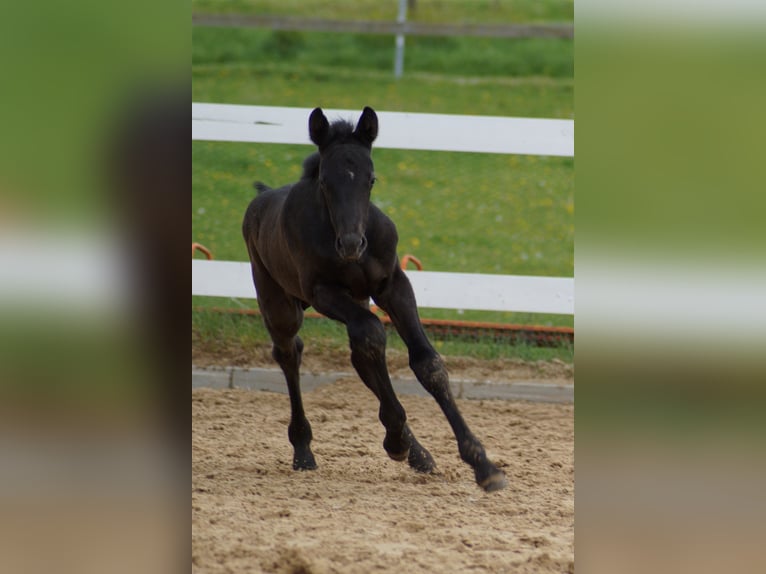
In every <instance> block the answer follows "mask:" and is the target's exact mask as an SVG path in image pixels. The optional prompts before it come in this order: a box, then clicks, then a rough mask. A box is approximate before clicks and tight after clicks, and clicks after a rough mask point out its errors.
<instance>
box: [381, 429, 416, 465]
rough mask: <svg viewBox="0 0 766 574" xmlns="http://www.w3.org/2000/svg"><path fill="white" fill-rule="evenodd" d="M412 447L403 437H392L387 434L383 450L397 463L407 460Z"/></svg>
mask: <svg viewBox="0 0 766 574" xmlns="http://www.w3.org/2000/svg"><path fill="white" fill-rule="evenodd" d="M411 446H412V444H411V443H410V440H409V439H408V438H407V437H405V436H402V435H399V436H395V437H391V436H390V435H389V434H386V438H385V439H384V440H383V448H384V449H385V451H386V452H387V453H388V456H389V457H390V458H392V459H393V460H396V461H401V460H406V459H407V457H408V456H409V454H410V447H411Z"/></svg>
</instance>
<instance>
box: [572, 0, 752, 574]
mask: <svg viewBox="0 0 766 574" xmlns="http://www.w3.org/2000/svg"><path fill="white" fill-rule="evenodd" d="M763 7H764V5H763V3H753V2H729V3H727V2H699V3H691V2H663V3H649V4H646V3H627V2H601V1H593V0H583V1H582V2H580V1H578V3H577V4H576V8H575V9H576V22H577V34H576V58H577V64H576V67H577V72H576V73H577V89H576V91H577V97H576V113H577V120H576V121H577V142H576V149H577V180H576V186H577V200H576V204H577V243H576V254H575V275H576V282H577V293H576V319H575V327H576V331H577V357H578V365H577V385H576V386H577V391H576V405H577V406H576V426H577V439H576V460H577V479H576V484H577V492H576V556H577V568H578V569H580V570H582V571H583V572H591V573H606V572H695V573H704V572H759V571H764V570H765V569H766V554H764V553H763V545H762V541H761V539H762V537H763V532H764V527H765V526H766V503H764V497H763V494H762V492H761V490H762V485H763V484H764V478H766V473H765V471H766V468H765V466H764V464H765V462H766V457H764V454H765V452H764V451H765V450H766V449H764V438H765V437H766V433H764V430H766V429H765V428H764V422H765V421H766V419H764V416H763V404H764V402H763V399H764V398H765V395H766V393H765V392H764V381H766V360H765V357H764V349H766V300H765V299H764V293H766V256H765V253H764V250H763V246H764V245H765V244H766V241H764V239H766V233H765V231H764V230H765V229H766V228H765V227H764V225H763V214H764V213H766V209H764V208H766V196H764V193H763V191H764V183H763V181H764V180H763V169H762V166H763V150H764V147H763V138H762V134H763V133H765V131H766V109H764V106H763V102H764V101H766V77H765V76H764V75H763V73H761V71H762V70H763V69H766V42H764V38H766V35H764V33H763V32H764V30H763V28H764V24H766V19H765V18H764V16H765V15H766V10H764V9H763Z"/></svg>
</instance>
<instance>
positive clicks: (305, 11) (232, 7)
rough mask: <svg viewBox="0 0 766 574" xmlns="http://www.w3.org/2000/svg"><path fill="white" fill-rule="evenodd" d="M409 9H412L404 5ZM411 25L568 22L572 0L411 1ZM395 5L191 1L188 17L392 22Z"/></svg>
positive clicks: (330, 0)
mask: <svg viewBox="0 0 766 574" xmlns="http://www.w3.org/2000/svg"><path fill="white" fill-rule="evenodd" d="M408 4H410V6H411V4H412V3H408ZM414 4H415V7H414V9H413V8H410V9H409V10H408V11H407V19H408V20H410V21H413V22H424V23H431V24H436V23H447V24H454V23H456V22H459V23H465V24H479V23H482V24H500V23H510V22H513V23H518V24H522V23H528V22H571V21H572V20H573V19H574V0H503V1H502V2H500V1H498V0H416V2H414ZM398 9H399V3H398V2H397V1H396V0H387V1H384V2H381V1H380V0H353V1H352V0H225V1H222V0H192V11H193V12H195V13H198V14H200V13H208V14H226V13H229V14H231V13H233V14H259V15H269V16H287V17H289V16H303V17H312V18H324V19H328V20H388V21H394V20H396V16H397V12H398Z"/></svg>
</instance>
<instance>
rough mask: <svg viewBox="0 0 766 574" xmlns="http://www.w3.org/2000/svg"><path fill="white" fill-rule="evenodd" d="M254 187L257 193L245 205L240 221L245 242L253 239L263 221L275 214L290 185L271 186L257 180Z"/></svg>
mask: <svg viewBox="0 0 766 574" xmlns="http://www.w3.org/2000/svg"><path fill="white" fill-rule="evenodd" d="M254 187H255V188H256V189H257V190H258V195H256V196H255V197H254V198H253V200H252V201H251V202H250V204H249V205H248V206H247V210H245V217H244V219H243V221H242V235H243V236H244V238H245V242H248V241H249V240H250V239H253V240H255V239H256V238H257V236H258V231H259V229H260V228H261V227H262V226H263V224H264V222H268V220H270V219H271V218H275V217H276V216H277V214H278V212H279V210H280V209H281V207H282V204H283V203H284V200H285V198H286V197H287V193H288V191H289V190H290V187H291V185H285V186H283V187H280V188H272V187H269V186H268V185H266V184H265V183H263V182H260V181H258V182H256V183H255V185H254ZM267 224H268V223H267Z"/></svg>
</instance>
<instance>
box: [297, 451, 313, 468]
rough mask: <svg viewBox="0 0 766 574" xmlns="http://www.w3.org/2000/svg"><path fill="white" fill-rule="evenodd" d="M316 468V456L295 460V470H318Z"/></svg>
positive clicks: (311, 455) (301, 457) (306, 456)
mask: <svg viewBox="0 0 766 574" xmlns="http://www.w3.org/2000/svg"><path fill="white" fill-rule="evenodd" d="M316 468H317V463H316V461H315V460H314V455H313V454H311V453H309V454H308V455H305V456H300V457H298V456H296V457H294V458H293V470H316Z"/></svg>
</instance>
